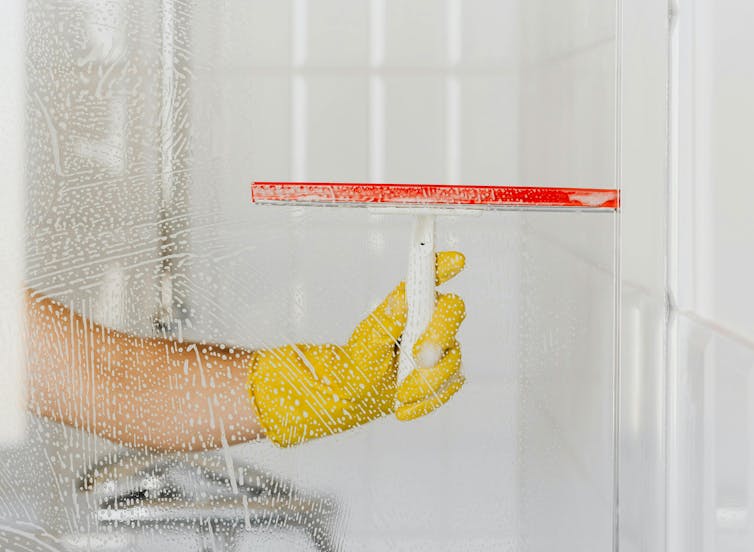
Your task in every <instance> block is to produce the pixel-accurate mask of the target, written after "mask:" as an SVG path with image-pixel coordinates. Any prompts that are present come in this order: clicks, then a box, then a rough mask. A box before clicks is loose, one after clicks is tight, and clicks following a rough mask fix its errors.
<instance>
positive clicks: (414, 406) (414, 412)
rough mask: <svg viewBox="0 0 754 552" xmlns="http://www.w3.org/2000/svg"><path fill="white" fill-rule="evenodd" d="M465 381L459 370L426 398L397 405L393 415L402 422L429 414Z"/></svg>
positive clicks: (448, 398) (453, 393)
mask: <svg viewBox="0 0 754 552" xmlns="http://www.w3.org/2000/svg"><path fill="white" fill-rule="evenodd" d="M465 381H466V379H465V378H464V377H463V375H462V374H461V373H460V372H458V373H456V375H455V376H453V377H451V378H450V380H448V381H447V383H446V384H445V385H444V386H443V387H442V388H441V389H440V391H438V392H437V393H435V394H434V395H432V396H431V397H429V398H428V399H424V400H423V401H419V402H414V403H410V404H404V405H403V406H399V407H398V409H397V410H396V411H395V417H396V418H398V419H399V420H400V421H402V422H407V421H408V420H413V419H415V418H419V417H421V416H424V415H425V414H429V413H430V412H432V411H433V410H434V409H436V408H437V407H439V406H442V405H443V404H445V403H446V402H448V401H449V400H450V397H452V396H453V395H455V394H456V393H457V392H458V390H459V389H460V388H461V387H462V386H463V384H464V382H465Z"/></svg>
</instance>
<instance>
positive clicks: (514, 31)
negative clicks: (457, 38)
mask: <svg viewBox="0 0 754 552" xmlns="http://www.w3.org/2000/svg"><path fill="white" fill-rule="evenodd" d="M460 4H461V34H462V39H461V44H462V47H461V63H462V64H464V65H481V66H497V67H508V68H511V67H516V66H517V65H518V63H519V58H518V53H519V45H518V43H519V40H520V37H519V33H520V30H519V29H520V21H519V17H520V10H521V7H520V4H521V3H520V2H518V1H515V0H504V1H494V0H462V1H461V2H460Z"/></svg>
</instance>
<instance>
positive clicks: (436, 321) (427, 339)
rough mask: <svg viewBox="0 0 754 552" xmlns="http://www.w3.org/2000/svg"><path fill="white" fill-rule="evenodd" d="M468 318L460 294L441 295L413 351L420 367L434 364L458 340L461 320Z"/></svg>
mask: <svg viewBox="0 0 754 552" xmlns="http://www.w3.org/2000/svg"><path fill="white" fill-rule="evenodd" d="M464 318H466V305H465V304H464V302H463V299H461V298H460V297H459V296H458V295H456V294H454V293H448V294H445V295H440V296H439V298H438V299H437V305H436V306H435V310H434V312H433V313H432V317H431V318H430V320H429V324H427V329H426V330H424V333H423V334H422V335H421V336H420V337H419V339H417V340H416V343H415V344H414V348H413V350H412V351H411V352H412V354H413V356H414V358H415V359H416V360H417V363H418V365H419V367H422V368H427V367H430V366H434V365H435V364H436V363H437V361H439V360H440V358H441V357H442V355H443V354H444V353H445V351H447V350H448V349H450V348H451V347H452V346H453V344H454V343H455V340H456V333H457V332H458V328H459V327H460V326H461V322H463V319H464Z"/></svg>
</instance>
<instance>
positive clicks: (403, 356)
mask: <svg viewBox="0 0 754 552" xmlns="http://www.w3.org/2000/svg"><path fill="white" fill-rule="evenodd" d="M434 242H435V217H434V215H418V216H417V217H416V220H415V221H414V231H413V234H412V236H411V244H410V246H409V260H408V275H407V276H406V303H407V306H408V315H407V317H406V328H405V329H404V330H403V335H402V336H401V351H400V358H399V360H398V383H400V382H402V381H403V380H404V378H405V377H406V376H408V374H410V373H411V371H412V370H413V369H414V368H416V362H415V360H414V357H413V354H412V351H413V348H414V344H415V343H416V341H417V340H418V339H419V337H420V336H421V334H422V333H423V332H424V330H425V329H426V327H427V324H428V323H429V319H430V318H431V316H432V312H433V311H434V308H435V243H434Z"/></svg>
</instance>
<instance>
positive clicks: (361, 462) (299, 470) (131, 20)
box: [0, 0, 619, 552]
mask: <svg viewBox="0 0 754 552" xmlns="http://www.w3.org/2000/svg"><path fill="white" fill-rule="evenodd" d="M617 18H618V13H617V11H616V4H615V2H612V1H605V0H568V1H562V2H551V1H548V0H526V1H520V0H508V1H504V2H500V1H497V0H468V1H466V0H463V1H461V0H443V1H440V0H412V1H411V2H405V1H401V0H317V1H314V0H283V1H275V2H270V1H266V0H248V1H235V0H230V1H226V2H198V1H174V0H161V1H147V0H109V1H106V2H102V1H99V0H76V1H75V2H74V1H72V2H64V1H52V0H27V1H26V2H25V29H26V31H25V33H26V34H25V45H24V52H23V59H24V64H25V72H26V88H25V104H26V109H25V114H24V120H25V125H26V132H25V139H24V140H25V141H24V144H23V149H24V151H25V158H26V168H25V175H26V177H25V178H26V185H25V189H24V194H25V200H24V202H25V209H24V211H19V212H23V213H24V223H25V224H24V226H23V234H24V235H23V245H21V244H20V241H19V247H18V250H19V251H24V252H25V267H24V270H23V272H24V280H25V286H26V292H27V293H26V294H22V295H19V297H22V299H19V301H17V302H18V303H20V302H24V303H25V304H26V305H27V307H28V308H29V309H30V312H34V313H36V314H35V315H34V316H31V317H30V318H28V319H29V320H31V322H30V323H28V324H27V325H26V326H24V327H25V328H26V331H25V333H26V343H27V351H26V366H27V372H28V373H29V377H28V381H27V385H26V388H25V389H13V390H11V389H8V390H7V393H8V394H9V396H10V394H11V393H13V394H14V396H13V397H11V398H13V399H14V400H13V401H11V400H9V401H7V403H8V405H11V406H9V408H15V407H14V406H12V405H14V404H16V403H19V404H21V403H23V401H24V400H27V401H28V404H29V405H30V406H29V408H28V409H27V412H26V419H27V423H26V424H25V430H24V432H23V435H22V438H21V440H20V441H16V442H12V443H11V442H7V443H0V547H5V548H8V549H11V550H27V549H28V550H34V549H45V550H104V549H107V550H162V551H166V550H221V549H226V550H264V551H276V550H281V551H282V550H285V551H293V550H320V551H327V550H343V551H360V550H363V551H383V550H384V551H387V550H391V551H392V550H406V551H409V550H410V551H414V552H422V551H429V550H432V551H442V550H448V551H450V550H496V551H497V550H516V551H549V550H553V549H557V550H563V551H573V552H577V551H578V552H580V551H583V550H600V551H602V550H610V549H613V548H617V545H616V544H615V535H614V531H615V527H616V525H615V519H616V504H617V502H616V501H617V497H616V490H615V489H616V465H617V462H616V454H615V443H616V437H617V435H616V427H617V425H616V421H615V410H616V403H617V400H616V389H617V381H616V374H617V364H616V363H617V361H616V350H617V348H618V343H617V314H618V305H617V300H616V297H617V281H618V280H617V277H618V274H617V266H618V263H617V258H618V252H617V246H616V244H617V237H618V236H617V232H618V224H617V218H618V216H619V214H618V196H617V192H616V191H615V190H616V189H617V188H619V183H618V182H617V176H616V175H617V174H618V170H617V167H618V163H617V159H616V145H617V139H616V137H617V135H618V129H617V125H616V121H617V119H618V118H617V113H618V105H617V95H616V74H617V69H618V67H617V64H618V59H619V55H618V54H619V52H618V48H617V44H618V41H617V39H616V33H617V29H618V25H617V24H616V20H617ZM254 181H259V182H267V183H281V182H294V183H299V184H296V185H299V186H300V185H301V184H300V183H303V182H323V183H330V184H328V186H330V190H331V191H332V186H333V183H340V185H343V186H346V187H348V186H354V185H356V184H357V183H368V184H370V185H374V184H384V183H396V182H403V183H447V184H449V185H453V187H452V188H450V189H451V190H456V191H457V190H465V191H464V192H463V193H460V195H456V196H454V195H453V194H454V193H455V192H453V193H451V192H448V194H450V196H449V197H451V199H452V198H455V199H453V201H455V202H456V203H454V204H453V207H449V206H448V205H447V204H446V205H440V206H439V208H440V211H442V212H440V213H435V215H436V218H435V234H434V238H435V244H434V245H435V249H436V250H437V251H443V250H451V251H460V252H462V253H463V254H464V255H465V256H466V268H465V270H464V271H463V272H461V273H460V274H459V275H458V276H456V277H455V278H454V279H453V280H452V281H450V282H448V283H447V284H444V285H443V286H442V287H440V288H439V291H441V292H442V293H456V294H458V295H459V296H460V297H461V298H463V300H464V301H465V305H466V319H465V321H464V322H463V324H462V325H461V327H460V330H459V332H458V336H457V339H458V342H459V343H460V346H461V349H462V355H463V360H462V363H463V373H464V375H465V378H466V382H465V384H464V386H463V387H462V388H461V389H460V390H459V391H458V393H457V394H456V395H455V396H454V397H452V398H451V399H450V400H449V401H448V403H447V404H445V405H443V406H442V407H441V408H438V409H437V410H435V411H434V412H432V413H430V414H428V415H427V416H424V417H421V418H419V419H417V420H414V421H410V422H400V421H398V420H397V419H396V418H395V416H391V415H389V416H384V417H382V418H379V419H377V420H374V421H372V422H370V423H368V424H365V425H363V426H361V427H358V428H355V429H353V430H350V431H346V432H344V433H341V434H338V435H335V436H330V437H324V438H321V439H314V440H312V441H310V442H307V443H304V444H301V445H298V446H293V447H289V448H279V447H277V446H275V445H274V444H273V443H271V442H270V441H268V440H265V439H260V440H251V441H248V442H243V443H237V444H232V443H235V442H236V441H238V439H235V440H234V439H231V438H230V435H229V434H227V435H226V433H227V432H225V429H226V428H229V427H231V426H234V424H236V423H237V422H238V419H237V416H239V414H238V413H237V412H236V413H234V414H233V416H235V417H231V416H230V415H229V414H228V407H227V404H228V401H229V400H230V399H229V397H230V396H239V393H241V391H242V389H241V387H237V388H236V389H234V390H231V391H227V392H226V391H223V392H222V393H220V392H217V393H214V392H212V391H211V390H212V389H213V387H212V386H213V385H215V384H217V383H218V382H217V381H216V380H210V379H207V381H206V382H205V383H206V386H203V385H202V382H203V381H204V380H203V378H204V377H205V376H204V375H203V374H205V373H204V372H202V371H200V370H199V369H198V368H197V369H196V370H195V369H194V368H193V366H194V365H193V364H187V365H186V368H185V369H184V366H183V364H180V362H182V361H179V360H178V359H179V358H183V357H179V356H177V355H178V352H177V351H178V348H179V347H180V345H178V344H181V343H183V344H185V343H193V344H197V345H196V347H195V348H194V349H192V351H196V350H197V349H198V348H199V347H203V346H205V345H207V346H208V345H209V344H217V345H218V346H219V347H221V348H220V349H219V350H220V351H221V352H220V353H218V355H220V356H222V355H223V354H225V353H224V351H226V350H229V348H231V347H236V346H237V347H242V348H244V349H245V350H260V349H273V348H276V347H279V346H283V345H287V344H323V343H336V344H337V343H344V342H345V340H346V339H348V336H349V335H350V334H351V332H352V331H353V329H354V327H355V326H356V324H358V323H359V321H360V320H362V319H364V318H365V317H366V316H367V315H368V313H369V312H370V311H371V310H372V309H373V308H374V307H375V306H376V305H377V304H378V303H379V302H380V301H381V300H382V299H383V298H384V297H385V295H386V294H387V293H389V292H390V290H391V289H393V288H394V287H395V286H396V285H397V284H398V282H400V281H401V280H403V279H405V278H406V275H407V264H408V255H409V249H410V237H411V235H412V225H413V224H414V222H413V218H414V217H413V215H412V214H408V215H407V214H406V212H404V211H405V209H406V206H405V205H404V204H401V205H398V206H396V205H392V208H389V209H383V208H377V209H374V208H360V206H359V205H352V204H348V203H345V204H340V203H333V202H332V201H329V199H332V197H333V196H332V194H331V195H330V196H329V197H328V201H325V203H326V204H324V205H320V204H319V203H321V201H320V199H322V198H319V199H318V198H316V197H314V196H311V195H310V196H308V198H304V199H306V201H303V202H302V201H297V202H293V203H291V202H290V201H283V203H284V205H278V204H269V203H270V202H274V201H275V198H274V197H271V196H267V197H264V198H263V197H262V196H261V195H259V193H260V189H256V190H255V199H256V200H263V201H261V202H260V201H255V202H253V203H252V202H251V201H250V198H249V183H250V182H254ZM460 184H465V185H467V187H466V188H459V187H458V185H460ZM275 186H276V185H273V186H272V187H270V188H267V190H268V192H269V191H270V190H272V191H273V192H274V191H275V190H276V189H277V188H275ZM419 189H420V190H422V189H423V190H425V191H426V190H427V189H428V188H426V187H424V188H422V187H421V186H420V187H419ZM433 189H434V188H433ZM310 191H311V190H310ZM432 193H433V194H434V193H435V192H432ZM17 195H19V196H20V195H21V194H20V193H19V194H17ZM336 195H337V194H336ZM446 195H447V194H446ZM432 197H433V198H434V199H437V196H432ZM469 197H473V198H477V199H480V198H486V199H484V200H483V201H481V204H480V203H479V202H477V203H476V204H473V203H474V202H472V204H468V199H469ZM495 198H496V199H495ZM279 199H280V198H278V200H279ZM284 199H285V198H284ZM288 199H290V198H288ZM298 199H302V198H301V197H299V198H298ZM493 200H495V201H496V202H497V203H495V201H493ZM265 201H266V203H265ZM387 203H395V198H394V197H393V198H392V200H391V201H388V202H387ZM399 203H400V202H399ZM433 203H436V202H435V201H433ZM457 203H461V204H463V203H466V204H464V205H461V206H458V205H456V204H457ZM414 207H416V205H413V206H411V208H414ZM435 207H437V206H436V205H435ZM401 209H403V211H402V210H401ZM19 226H20V225H19ZM18 272H19V273H20V272H21V271H20V270H19V271H18ZM29 297H33V298H34V301H32V302H30V301H29ZM35 301H36V302H35ZM47 301H50V303H48V302H47ZM52 301H54V302H55V303H54V304H55V305H58V307H54V308H53V307H49V308H48V306H49V305H52V304H53V303H51V302H52ZM13 304H16V303H15V302H14V303H13ZM29 305H31V306H29ZM34 305H43V309H42V310H41V311H40V310H39V309H37V308H36V307H35V306H34ZM56 308H57V309H58V310H57V311H55V309H56ZM34 309H36V310H34ZM44 309H47V310H44ZM50 309H52V310H50ZM53 311H54V312H53ZM55 312H57V313H58V314H55ZM40 313H41V314H40ZM35 316H36V318H35ZM68 317H70V319H74V318H75V319H76V320H80V322H78V323H79V326H77V327H78V328H79V330H76V328H73V329H71V328H69V326H66V325H65V321H66V320H68V319H69V318H68ZM6 326H7V327H13V323H11V324H8V325H5V326H2V327H6ZM95 330H96V331H95ZM77 332H78V333H77ZM116 338H117V339H116ZM118 340H120V341H118ZM116 341H117V343H119V345H116V344H114V343H116ZM155 343H157V344H161V345H160V346H163V345H165V344H166V343H167V344H168V345H166V346H164V347H163V348H162V349H159V354H157V353H155V354H154V355H152V357H150V360H149V361H148V362H147V361H146V360H145V359H144V355H145V354H146V353H145V350H146V349H145V348H144V347H145V346H146V345H149V344H151V345H154V344H155ZM145 344H146V345H145ZM171 344H174V345H171ZM151 345H150V346H151ZM153 349H154V348H153ZM155 350H156V349H155ZM0 353H1V354H2V356H3V359H4V360H5V359H6V358H9V350H7V351H0ZM197 354H198V353H197ZM108 355H109V356H108ZM124 358H125V359H132V360H131V361H130V362H131V364H128V362H126V361H124V360H123V359H124ZM191 358H193V357H191ZM60 359H65V360H64V361H61V360H60ZM124 362H125V364H123V363H124ZM191 362H193V360H191ZM116 365H117V366H120V367H123V366H126V368H127V370H128V371H127V377H126V378H125V380H123V381H124V383H123V385H121V380H112V379H108V377H110V376H111V375H112V374H114V373H115V372H117V370H115V371H114V369H113V366H116ZM170 366H178V369H177V372H176V371H173V372H171V371H170V369H169V367H170ZM205 368H207V369H208V367H207V366H204V367H202V369H205ZM192 370H195V371H192ZM176 374H177V375H176ZM97 382H100V383H101V385H99V386H98V385H97V384H96V383H97ZM181 382H184V383H185V382H188V383H191V382H193V384H196V385H195V388H196V389H199V390H200V393H199V395H192V394H191V393H189V394H182V395H181V397H180V400H177V402H176V403H175V404H174V405H173V406H171V405H170V403H169V401H168V402H167V403H165V404H166V405H167V406H165V407H164V408H162V407H161V408H156V407H155V404H163V403H164V401H163V402H159V401H161V400H163V397H160V396H159V393H158V390H159V389H164V390H166V391H165V392H166V393H167V392H168V391H170V392H174V391H175V389H176V388H177V387H180V385H182V384H183V383H181ZM179 384H180V385H179ZM241 385H242V386H244V385H245V383H242V384H241ZM123 386H127V387H123ZM192 389H193V388H192ZM201 389H205V391H201ZM244 392H245V391H244ZM201 393H205V395H206V396H205V395H202V394H201ZM234 393H235V395H234ZM21 397H25V398H23V399H22V398H21ZM16 399H17V400H16ZM199 403H201V407H202V408H203V409H204V411H206V412H208V413H210V414H208V415H209V416H210V419H209V421H207V420H206V419H205V420H204V421H205V422H206V424H207V426H208V427H209V426H211V427H212V428H213V429H217V431H218V434H220V435H222V437H221V438H220V439H219V440H217V441H215V442H213V443H212V447H211V450H201V448H202V447H201V446H198V445H197V441H196V439H195V437H196V434H198V433H199V430H198V429H197V427H198V425H199V422H200V420H199V419H198V418H196V417H193V416H192V415H190V414H189V413H188V411H189V410H191V408H193V407H194V406H196V407H197V408H198V406H197V405H199ZM246 406H248V410H246V411H245V413H242V414H241V416H250V415H251V414H249V413H251V412H253V410H252V406H251V404H250V403H249V404H248V405H247V404H246V403H244V407H246ZM16 410H18V409H16ZM22 414H23V413H22ZM108 416H109V417H108ZM134 428H139V429H138V431H137V430H134ZM121 430H123V431H125V433H123V432H121ZM171 432H172V433H171ZM126 434H128V435H129V438H126V437H124V435H126ZM134 435H136V437H135V438H131V437H133V436H134ZM154 435H160V436H162V437H166V436H167V437H169V438H174V439H178V440H180V439H184V438H185V439H186V442H187V443H189V444H191V448H193V449H196V450H194V451H192V452H170V451H165V450H158V449H159V447H155V446H150V445H149V443H153V442H154V441H150V439H151V437H152V436H154ZM226 437H227V439H226ZM192 439H194V440H193V441H192ZM229 442H230V443H231V444H229ZM145 443H146V444H145ZM24 547H25V548H24ZM34 547H36V548H34Z"/></svg>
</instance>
